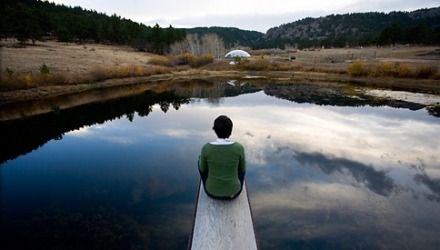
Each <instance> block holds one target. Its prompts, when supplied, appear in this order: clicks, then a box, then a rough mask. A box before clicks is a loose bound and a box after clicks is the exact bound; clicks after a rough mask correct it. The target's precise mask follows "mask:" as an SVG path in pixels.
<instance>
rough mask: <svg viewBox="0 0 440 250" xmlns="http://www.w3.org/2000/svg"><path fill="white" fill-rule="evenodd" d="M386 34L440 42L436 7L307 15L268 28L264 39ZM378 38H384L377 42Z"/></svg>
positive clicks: (329, 43)
mask: <svg viewBox="0 0 440 250" xmlns="http://www.w3.org/2000/svg"><path fill="white" fill-rule="evenodd" d="M387 29H388V30H387ZM387 32H388V33H389V34H387ZM393 32H394V33H393ZM386 35H389V36H393V35H394V36H396V37H397V38H394V39H398V40H400V41H399V42H406V43H418V44H440V7H437V8H431V9H421V10H416V11H413V12H401V11H399V12H390V13H388V14H386V13H381V12H369V13H352V14H344V15H328V16H325V17H319V18H311V17H308V18H304V19H301V20H298V21H295V22H292V23H287V24H283V25H280V26H278V27H274V28H271V29H269V30H268V31H267V33H266V34H265V36H264V41H265V42H266V43H267V44H276V45H280V44H285V43H288V44H291V45H297V46H299V47H313V46H326V47H344V46H346V45H349V46H358V45H371V44H377V43H381V42H384V43H386V42H391V43H393V41H386V39H388V40H390V39H391V40H392V39H393V38H390V37H384V36H386ZM381 36H382V37H381ZM381 38H382V40H383V39H385V41H381ZM396 42H397V41H396Z"/></svg>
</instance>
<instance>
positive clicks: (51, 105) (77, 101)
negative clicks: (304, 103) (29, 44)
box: [0, 70, 440, 121]
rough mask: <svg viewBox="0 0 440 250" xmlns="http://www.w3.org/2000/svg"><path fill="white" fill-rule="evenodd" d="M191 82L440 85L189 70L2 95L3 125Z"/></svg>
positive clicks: (431, 89) (426, 88)
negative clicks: (34, 116) (29, 117)
mask: <svg viewBox="0 0 440 250" xmlns="http://www.w3.org/2000/svg"><path fill="white" fill-rule="evenodd" d="M188 80H204V81H212V82H216V81H218V82H221V81H229V80H239V81H252V82H262V81H263V82H264V83H265V84H279V83H281V84H286V83H292V84H294V83H310V84H312V83H313V84H320V83H335V84H345V83H351V84H355V85H359V86H364V87H371V88H378V89H389V90H400V91H409V92H416V93H429V94H440V82H439V81H438V80H419V79H396V78H373V77H350V76H348V75H341V74H332V73H320V72H292V71H289V72H285V71H281V72H280V71H273V72H259V71H252V72H249V71H208V70H188V71H180V72H175V73H171V74H160V75H152V76H147V77H133V78H125V79H109V80H105V81H102V82H97V83H92V84H77V85H66V86H43V87H36V88H31V89H25V90H14V91H5V92H0V107H1V112H0V121H5V120H11V119H12V120H13V119H19V118H23V117H28V116H33V115H38V114H43V113H48V112H51V111H54V110H62V109H66V108H72V107H75V106H79V105H83V104H89V103H94V102H102V101H107V100H111V99H115V98H121V97H124V96H130V95H135V94H139V93H141V92H144V91H147V90H154V89H155V88H165V87H167V88H170V86H169V85H170V84H172V83H173V82H182V81H188ZM171 88H172V86H171ZM36 103H39V104H38V105H39V108H37V109H34V110H30V109H28V110H26V107H29V106H31V107H32V106H35V105H37V104H36ZM41 103H45V104H41ZM24 110H26V111H24Z"/></svg>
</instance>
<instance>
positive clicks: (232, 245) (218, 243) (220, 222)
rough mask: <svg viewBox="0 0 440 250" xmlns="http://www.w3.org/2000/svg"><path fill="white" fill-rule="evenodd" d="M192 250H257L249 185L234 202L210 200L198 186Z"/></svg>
mask: <svg viewBox="0 0 440 250" xmlns="http://www.w3.org/2000/svg"><path fill="white" fill-rule="evenodd" d="M188 247H189V249H193V250H199V249H203V250H209V249H220V250H225V249H234V250H235V249H240V250H242V249H249V250H254V249H258V247H257V241H256V236H255V230H254V224H253V221H252V213H251V208H250V204H249V198H248V194H247V189H246V185H245V184H243V190H242V192H241V194H240V195H239V196H238V197H237V198H235V199H234V200H226V201H223V200H215V199H212V198H210V197H209V196H208V195H207V194H206V193H205V190H204V188H203V184H202V183H201V184H200V185H199V191H198V198H197V204H196V213H195V219H194V226H193V231H192V234H191V239H190V244H189V246H188Z"/></svg>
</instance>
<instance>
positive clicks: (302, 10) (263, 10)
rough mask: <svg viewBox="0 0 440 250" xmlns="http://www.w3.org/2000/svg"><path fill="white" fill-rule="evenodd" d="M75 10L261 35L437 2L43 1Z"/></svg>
mask: <svg viewBox="0 0 440 250" xmlns="http://www.w3.org/2000/svg"><path fill="white" fill-rule="evenodd" d="M49 1H51V2H55V3H59V4H64V5H66V6H72V7H75V6H81V7H83V8H85V9H87V10H90V9H92V10H96V11H98V12H103V13H106V14H108V15H112V14H117V15H118V16H121V17H125V18H127V19H131V20H133V21H135V22H140V23H143V24H145V25H150V26H153V25H155V24H156V23H158V24H159V25H160V26H161V27H168V26H169V25H172V26H173V27H176V28H192V27H209V26H222V27H237V28H240V29H245V30H256V31H260V32H263V33H265V32H266V31H267V30H268V29H269V28H272V27H276V26H279V25H281V24H284V23H290V22H294V21H297V20H299V19H303V18H306V17H320V16H326V15H330V14H346V13H354V12H370V11H378V12H385V13H388V12H391V11H412V10H417V9H422V8H432V7H439V6H440V2H439V0H406V1H402V0H331V1H329V0H296V1H293V0H223V1H209V0H186V1H182V0H174V1H173V0H154V1H151V0H123V1H120V0H118V1H109V0H49Z"/></svg>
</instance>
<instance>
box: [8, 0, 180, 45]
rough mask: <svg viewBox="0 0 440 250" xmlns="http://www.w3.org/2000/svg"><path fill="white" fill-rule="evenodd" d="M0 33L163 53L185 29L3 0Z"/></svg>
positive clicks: (23, 39)
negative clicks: (111, 45)
mask: <svg viewBox="0 0 440 250" xmlns="http://www.w3.org/2000/svg"><path fill="white" fill-rule="evenodd" d="M0 23H1V26H0V36H1V38H5V37H16V38H17V39H18V40H19V41H20V42H22V43H25V42H27V41H29V40H31V41H32V42H35V41H36V40H41V39H43V38H50V37H56V38H57V39H58V41H60V42H95V43H106V44H118V45H130V46H132V47H134V48H136V49H139V50H143V51H148V52H154V53H159V54H162V53H165V52H167V50H168V48H169V46H170V45H171V44H172V43H174V42H176V41H180V40H183V39H184V38H185V31H184V30H179V29H175V28H173V27H172V26H169V27H168V28H161V27H160V26H159V25H155V26H154V27H150V26H146V25H143V24H140V23H136V22H133V21H131V20H129V19H125V18H122V17H120V16H117V15H116V14H113V15H112V16H108V15H106V14H103V13H98V12H96V11H95V10H85V9H83V8H81V7H67V6H65V5H58V4H55V3H51V2H48V1H38V0H3V1H2V3H1V4H0Z"/></svg>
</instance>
